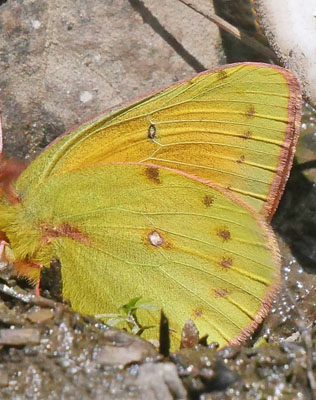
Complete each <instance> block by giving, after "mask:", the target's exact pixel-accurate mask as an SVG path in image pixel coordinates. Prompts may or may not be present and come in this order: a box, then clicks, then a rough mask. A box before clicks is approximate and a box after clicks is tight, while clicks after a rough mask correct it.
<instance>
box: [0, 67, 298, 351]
mask: <svg viewBox="0 0 316 400" xmlns="http://www.w3.org/2000/svg"><path fill="white" fill-rule="evenodd" d="M299 103H300V93H299V87H298V84H297V82H296V80H295V78H294V77H293V76H292V75H291V74H290V73H289V72H288V71H284V70H282V69H279V68H277V67H267V66H264V65H261V64H238V65H232V66H227V67H223V68H220V69H218V70H216V71H215V72H206V73H204V74H200V75H198V76H197V77H195V78H192V79H191V80H189V81H186V82H182V83H180V84H178V85H175V86H173V87H171V88H168V89H165V90H163V91H160V92H158V93H156V94H153V95H151V96H149V97H147V98H145V99H142V100H139V101H138V102H136V103H134V104H132V105H128V106H126V107H125V108H123V109H121V110H114V111H112V112H111V113H110V114H107V115H105V116H101V117H97V118H96V119H94V120H93V121H90V122H88V123H86V124H83V125H82V126H81V127H79V128H77V129H75V130H74V131H72V132H70V133H69V134H67V135H64V136H62V137H61V138H60V139H59V140H57V141H55V142H54V143H53V144H52V145H51V146H49V147H48V148H47V149H46V150H45V151H44V152H43V153H42V154H41V155H40V156H39V157H38V158H37V159H36V160H34V161H33V162H32V163H31V164H30V166H29V167H28V168H27V169H26V170H25V171H24V172H23V173H22V174H21V175H20V177H19V178H18V180H17V181H16V183H15V186H14V190H15V191H16V193H17V195H18V198H19V199H20V201H19V202H18V203H17V204H10V201H8V200H7V199H6V198H5V197H3V198H2V200H1V203H0V216H1V218H0V230H1V231H2V232H4V233H5V235H6V237H7V238H8V242H9V246H10V248H11V250H12V252H13V254H14V257H15V263H14V265H15V270H16V273H17V274H19V275H24V276H27V277H29V278H30V279H32V280H33V281H34V282H36V281H37V280H38V279H39V274H40V269H39V268H36V267H35V266H36V265H40V264H41V265H49V263H50V261H51V260H52V259H53V258H54V257H56V258H58V259H59V260H60V262H61V266H62V279H63V295H64V297H65V298H69V299H70V301H71V304H72V305H73V307H74V308H75V309H76V310H78V311H80V312H83V313H88V314H102V313H115V312H116V311H117V307H118V305H119V304H122V303H124V302H126V301H128V300H129V299H131V298H134V297H137V296H142V297H144V298H151V299H152V301H153V303H154V304H156V305H157V306H158V307H159V308H163V309H164V311H165V313H166V314H167V316H168V318H169V319H170V326H171V332H172V341H173V345H174V347H175V346H176V345H177V344H178V343H179V338H180V332H181V327H182V326H183V325H184V323H185V322H186V321H187V320H188V319H192V320H194V321H195V323H196V325H197V327H198V329H199V331H200V334H201V335H205V334H209V335H210V337H211V339H212V340H215V341H218V342H219V343H220V345H225V344H226V343H239V342H241V341H242V340H244V339H245V338H246V337H247V336H249V334H251V332H253V330H254V329H255V327H256V326H257V325H258V324H259V323H260V322H261V321H262V319H263V318H264V316H265V315H266V313H267V310H268V309H269V306H270V304H271V301H272V298H273V295H274V293H275V292H276V289H277V287H278V284H279V255H278V249H277V245H276V242H275V239H274V236H273V233H272V231H271V229H270V228H269V226H268V225H267V223H266V222H265V220H266V219H267V218H269V217H270V216H271V215H272V214H273V212H274V210H275V208H276V205H277V203H278V199H279V198H280V196H281V193H282V190H283V188H284V185H285V182H286V178H287V176H288V173H289V169H290V164H291V162H292V158H293V152H294V150H293V149H294V145H295V142H296V140H297V135H298V132H297V130H298V120H299V116H300V107H299ZM260 214H262V215H260ZM140 313H141V320H142V321H143V323H144V325H146V326H153V328H152V329H149V330H148V332H147V331H145V336H147V337H149V338H152V337H157V335H158V333H157V332H158V331H157V326H158V319H157V318H158V315H157V314H153V313H150V312H148V311H141V312H140Z"/></svg>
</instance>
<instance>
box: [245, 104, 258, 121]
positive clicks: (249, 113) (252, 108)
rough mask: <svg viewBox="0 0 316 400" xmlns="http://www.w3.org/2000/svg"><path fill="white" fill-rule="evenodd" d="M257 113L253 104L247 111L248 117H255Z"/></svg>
mask: <svg viewBox="0 0 316 400" xmlns="http://www.w3.org/2000/svg"><path fill="white" fill-rule="evenodd" d="M255 113H256V109H255V106H254V105H253V104H251V106H249V108H248V110H247V111H246V117H249V118H251V117H253V116H254V115H255Z"/></svg>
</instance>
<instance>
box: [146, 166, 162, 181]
mask: <svg viewBox="0 0 316 400" xmlns="http://www.w3.org/2000/svg"><path fill="white" fill-rule="evenodd" d="M145 174H146V176H147V178H149V179H150V180H151V181H152V182H154V183H157V184H159V183H161V181H160V179H159V169H158V168H154V167H147V168H146V170H145Z"/></svg>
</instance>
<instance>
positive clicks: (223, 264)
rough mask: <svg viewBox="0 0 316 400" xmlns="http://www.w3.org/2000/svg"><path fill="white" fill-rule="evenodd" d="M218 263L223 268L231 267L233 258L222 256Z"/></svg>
mask: <svg viewBox="0 0 316 400" xmlns="http://www.w3.org/2000/svg"><path fill="white" fill-rule="evenodd" d="M219 265H220V266H221V267H223V268H224V269H228V268H231V267H232V266H233V259H232V258H231V257H223V258H222V259H221V261H220V262H219Z"/></svg>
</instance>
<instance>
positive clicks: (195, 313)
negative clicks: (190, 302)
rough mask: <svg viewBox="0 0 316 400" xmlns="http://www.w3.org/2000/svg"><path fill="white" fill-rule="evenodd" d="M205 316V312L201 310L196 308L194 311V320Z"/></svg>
mask: <svg viewBox="0 0 316 400" xmlns="http://www.w3.org/2000/svg"><path fill="white" fill-rule="evenodd" d="M202 314H203V311H202V310H201V309H200V308H196V309H195V310H193V318H199V317H201V315H202Z"/></svg>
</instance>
